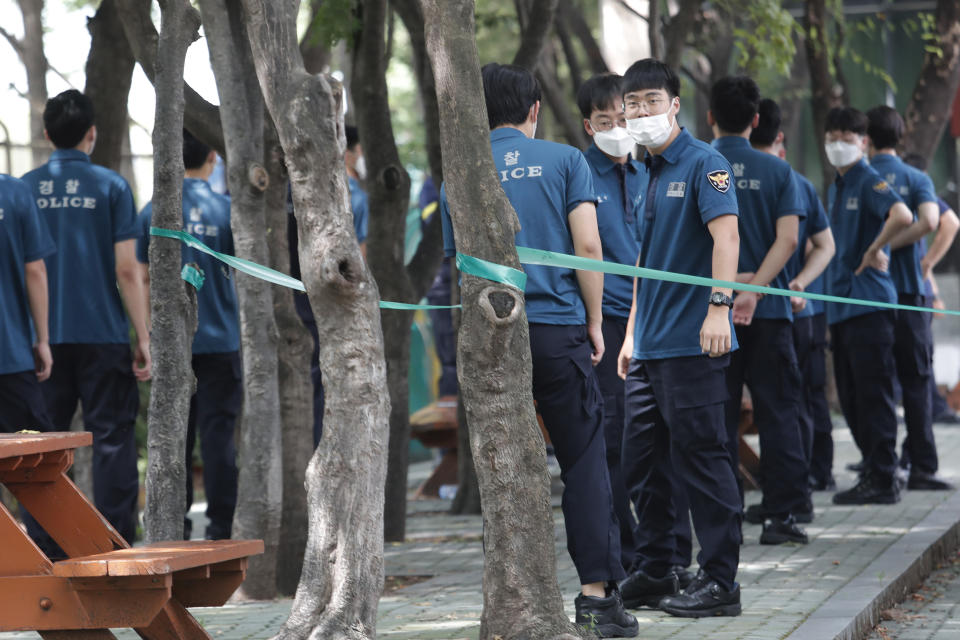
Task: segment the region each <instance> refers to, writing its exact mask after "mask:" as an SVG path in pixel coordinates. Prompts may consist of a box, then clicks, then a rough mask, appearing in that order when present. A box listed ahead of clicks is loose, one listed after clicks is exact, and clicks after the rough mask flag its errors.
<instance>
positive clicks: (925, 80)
mask: <svg viewBox="0 0 960 640" xmlns="http://www.w3.org/2000/svg"><path fill="white" fill-rule="evenodd" d="M936 25H937V27H936V36H937V39H936V41H935V42H931V43H930V44H933V45H934V46H936V47H938V48H939V49H940V55H937V54H936V53H932V52H930V51H928V52H927V53H926V54H924V57H923V67H922V68H921V69H920V77H919V78H917V84H916V86H915V87H914V89H913V95H912V96H911V97H910V104H908V105H907V110H906V113H905V115H906V117H905V118H904V120H906V125H907V126H906V131H905V135H904V136H903V141H904V147H905V149H904V150H905V151H906V152H907V153H919V154H920V155H922V156H923V157H924V158H926V159H927V160H928V161H929V160H930V158H932V157H933V154H934V152H935V151H936V150H937V145H939V144H940V138H941V137H942V136H943V130H944V128H945V127H946V126H947V121H948V120H949V118H950V105H952V104H953V100H954V97H955V96H956V95H957V85H958V84H960V2H957V0H937V9H936Z"/></svg>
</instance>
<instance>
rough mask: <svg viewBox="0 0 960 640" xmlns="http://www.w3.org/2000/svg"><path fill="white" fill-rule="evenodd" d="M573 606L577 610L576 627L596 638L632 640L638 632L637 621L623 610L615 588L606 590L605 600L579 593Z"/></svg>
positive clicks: (618, 593)
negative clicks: (630, 639) (627, 639)
mask: <svg viewBox="0 0 960 640" xmlns="http://www.w3.org/2000/svg"><path fill="white" fill-rule="evenodd" d="M573 604H574V607H575V608H576V610H577V625H579V626H581V627H583V628H584V629H586V630H587V631H590V632H591V633H593V634H594V635H595V636H597V637H598V638H634V637H636V635H637V632H638V631H639V630H640V625H639V624H638V623H637V619H636V618H634V617H633V616H632V615H630V614H629V613H627V612H626V611H624V610H623V601H622V600H621V599H620V592H619V591H618V590H617V587H616V586H613V587H611V588H610V589H608V590H607V596H606V597H605V598H597V597H596V596H585V595H583V594H582V593H581V594H579V595H578V596H577V598H576V600H574V601H573Z"/></svg>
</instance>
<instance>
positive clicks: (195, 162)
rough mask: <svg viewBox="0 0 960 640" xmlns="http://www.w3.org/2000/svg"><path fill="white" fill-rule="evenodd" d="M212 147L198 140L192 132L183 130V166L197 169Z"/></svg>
mask: <svg viewBox="0 0 960 640" xmlns="http://www.w3.org/2000/svg"><path fill="white" fill-rule="evenodd" d="M211 150H212V149H211V148H210V147H209V146H208V145H206V144H204V143H203V142H200V141H199V140H198V139H197V138H196V137H194V135H193V134H192V133H190V132H189V131H187V130H186V129H184V130H183V168H184V169H199V168H200V167H202V166H203V164H204V163H205V162H206V161H207V156H209V155H210V151H211Z"/></svg>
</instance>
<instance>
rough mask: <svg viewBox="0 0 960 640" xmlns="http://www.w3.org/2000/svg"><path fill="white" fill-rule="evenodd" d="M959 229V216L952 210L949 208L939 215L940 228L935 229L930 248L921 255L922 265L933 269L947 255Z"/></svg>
mask: <svg viewBox="0 0 960 640" xmlns="http://www.w3.org/2000/svg"><path fill="white" fill-rule="evenodd" d="M958 229H960V218H957V214H955V213H954V212H953V210H952V209H951V210H949V211H947V212H946V213H944V214H943V215H942V216H940V228H939V229H937V235H935V236H934V237H933V242H931V243H930V250H929V251H927V255H925V256H924V257H923V263H924V267H925V268H928V269H933V268H934V267H935V266H937V264H938V263H939V262H940V261H941V260H942V259H943V256H945V255H947V251H949V249H950V245H952V244H953V239H954V238H955V237H956V236H957V230H958Z"/></svg>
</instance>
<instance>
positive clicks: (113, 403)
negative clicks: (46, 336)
mask: <svg viewBox="0 0 960 640" xmlns="http://www.w3.org/2000/svg"><path fill="white" fill-rule="evenodd" d="M50 348H51V351H52V352H53V361H54V365H53V373H52V374H51V376H50V378H49V379H48V380H47V381H46V382H44V383H43V384H42V385H41V386H42V389H43V394H44V397H45V398H46V402H47V410H48V411H49V413H50V420H51V422H53V426H54V428H58V429H63V430H69V429H70V421H71V420H72V419H73V413H74V411H75V410H76V408H77V401H78V400H79V401H80V406H81V408H82V410H83V426H84V428H85V429H86V430H87V431H90V432H92V433H93V502H94V504H95V505H96V507H97V509H98V510H99V511H100V513H102V514H103V515H104V517H106V519H107V520H108V521H109V522H110V524H112V525H113V527H114V528H115V529H116V530H117V531H118V532H119V533H120V535H122V536H123V537H124V538H125V539H126V540H127V542H129V543H131V544H133V539H134V535H135V534H136V517H137V496H138V493H139V489H140V481H139V476H138V475H137V445H136V441H135V439H134V428H133V426H134V422H135V421H136V419H137V409H138V408H139V406H140V396H139V392H138V391H137V381H136V379H135V378H134V376H133V368H132V365H131V363H132V356H131V353H130V346H129V345H126V344H55V345H51V347H50Z"/></svg>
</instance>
